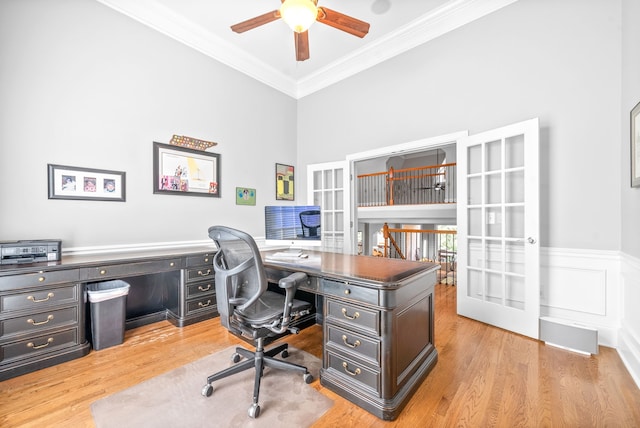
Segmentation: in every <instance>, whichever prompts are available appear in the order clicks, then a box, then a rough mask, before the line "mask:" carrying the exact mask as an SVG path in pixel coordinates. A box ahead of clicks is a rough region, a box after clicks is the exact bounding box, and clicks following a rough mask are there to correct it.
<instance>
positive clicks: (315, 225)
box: [300, 210, 320, 238]
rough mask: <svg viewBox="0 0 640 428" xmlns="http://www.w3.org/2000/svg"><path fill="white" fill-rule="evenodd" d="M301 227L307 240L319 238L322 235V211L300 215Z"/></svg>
mask: <svg viewBox="0 0 640 428" xmlns="http://www.w3.org/2000/svg"><path fill="white" fill-rule="evenodd" d="M300 225H301V226H302V236H303V237H305V238H309V237H315V236H319V234H320V211H318V210H309V211H302V212H301V213H300Z"/></svg>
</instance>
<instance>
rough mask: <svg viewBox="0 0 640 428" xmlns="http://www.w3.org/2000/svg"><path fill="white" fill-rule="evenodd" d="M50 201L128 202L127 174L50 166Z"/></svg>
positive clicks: (48, 166) (104, 170)
mask: <svg viewBox="0 0 640 428" xmlns="http://www.w3.org/2000/svg"><path fill="white" fill-rule="evenodd" d="M47 168H48V170H49V174H48V175H49V199H79V200H85V201H116V202H124V201H125V200H126V185H125V184H126V183H125V173H124V172H122V171H108V170H106V169H93V168H80V167H76V166H65V165H52V164H48V165H47Z"/></svg>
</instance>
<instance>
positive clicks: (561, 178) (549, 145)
mask: <svg viewBox="0 0 640 428" xmlns="http://www.w3.org/2000/svg"><path fill="white" fill-rule="evenodd" d="M629 19H631V18H629ZM620 24H621V10H620V2H619V1H610V0H587V1H584V0H563V1H555V0H520V1H518V2H516V3H514V4H512V5H510V6H507V7H506V8H504V9H501V10H499V11H497V12H495V13H493V14H491V15H488V16H486V17H484V18H482V19H480V20H477V21H475V22H473V23H471V24H469V25H466V26H464V27H462V28H459V29H457V30H455V31H453V32H451V33H449V34H446V35H444V36H442V37H440V38H438V39H436V40H434V41H432V42H430V43H427V44H425V45H422V46H419V47H417V48H415V49H412V50H411V51H409V52H406V53H404V54H402V55H400V56H398V57H395V58H393V59H391V60H388V61H386V62H384V63H382V64H379V65H377V66H375V67H373V68H371V69H369V70H367V71H364V72H362V73H359V74H358V75H356V76H353V77H351V78H350V79H348V80H345V81H342V82H339V83H337V84H334V85H333V86H331V87H329V88H327V89H324V90H322V91H320V92H317V93H314V94H311V95H308V96H306V97H304V98H303V99H302V100H300V101H299V103H298V139H299V146H298V163H299V164H308V163H318V162H324V161H332V160H338V159H341V158H344V156H345V155H347V154H350V153H357V152H361V151H365V150H370V149H373V148H379V147H384V146H388V145H394V144H400V143H405V142H409V141H414V140H418V139H421V138H426V137H432V136H436V135H440V134H446V133H451V132H455V131H461V130H469V132H470V133H472V134H473V133H477V132H482V131H485V130H488V129H492V128H495V127H499V126H503V125H507V124H511V123H514V122H519V121H522V120H526V119H530V118H533V117H539V118H540V124H541V128H542V129H541V147H540V154H541V156H540V159H541V171H540V181H541V245H542V246H548V247H564V248H584V249H600V250H618V249H620V239H621V238H620V221H621V220H620V219H621V208H620V207H621V200H620V199H621V197H620V192H619V191H618V190H617V189H619V186H620V180H621V171H620V168H619V165H620V157H621V153H620V144H619V141H620V135H621V131H620V85H621V72H620V64H621V46H620ZM634 76H637V73H636V74H635V75H634ZM318 122H320V123H322V126H317V123H318ZM625 150H626V148H625ZM624 174H625V180H626V174H627V170H626V165H625V170H624ZM634 209H635V211H633V215H634V216H635V218H637V217H638V212H639V211H640V209H639V207H638V205H637V203H636V205H635V207H634ZM637 236H638V235H637V234H636V237H637ZM635 245H638V244H637V243H636V244H635Z"/></svg>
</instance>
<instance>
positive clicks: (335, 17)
mask: <svg viewBox="0 0 640 428" xmlns="http://www.w3.org/2000/svg"><path fill="white" fill-rule="evenodd" d="M317 21H318V22H322V23H323V24H326V25H329V26H331V27H333V28H337V29H338V30H342V31H346V32H347V33H349V34H353V35H354V36H358V37H360V38H362V37H364V36H366V35H367V33H368V32H369V23H368V22H364V21H360V20H359V19H356V18H352V17H350V16H348V15H345V14H343V13H340V12H336V11H335V10H331V9H328V8H326V7H319V8H318V18H317Z"/></svg>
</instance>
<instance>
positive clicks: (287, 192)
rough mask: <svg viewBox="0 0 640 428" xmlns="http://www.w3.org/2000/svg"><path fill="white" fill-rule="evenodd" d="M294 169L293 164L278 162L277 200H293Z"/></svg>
mask: <svg viewBox="0 0 640 428" xmlns="http://www.w3.org/2000/svg"><path fill="white" fill-rule="evenodd" d="M294 190H295V188H294V169H293V166H291V165H284V164H281V163H277V164H276V200H278V201H293V200H294V199H295V193H294Z"/></svg>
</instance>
